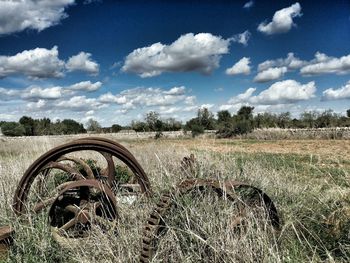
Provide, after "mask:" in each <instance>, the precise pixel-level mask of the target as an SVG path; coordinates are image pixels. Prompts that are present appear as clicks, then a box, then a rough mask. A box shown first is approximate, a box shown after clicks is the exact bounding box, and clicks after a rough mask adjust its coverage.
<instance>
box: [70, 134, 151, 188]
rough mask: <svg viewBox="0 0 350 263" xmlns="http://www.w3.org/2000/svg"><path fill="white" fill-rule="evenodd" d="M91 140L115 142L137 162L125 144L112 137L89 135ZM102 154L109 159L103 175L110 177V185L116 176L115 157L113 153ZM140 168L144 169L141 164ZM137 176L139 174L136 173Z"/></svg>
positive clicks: (115, 144) (114, 143)
mask: <svg viewBox="0 0 350 263" xmlns="http://www.w3.org/2000/svg"><path fill="white" fill-rule="evenodd" d="M88 139H89V140H95V141H101V142H107V143H110V144H113V145H114V146H116V147H118V148H120V149H122V150H124V151H125V152H128V153H129V154H130V157H132V159H133V160H134V161H135V162H137V160H136V158H135V157H134V155H133V154H132V153H131V152H130V151H129V150H128V149H127V148H126V147H125V146H123V145H122V144H120V143H118V142H115V141H113V140H111V139H107V138H103V137H88ZM80 140H84V138H81V139H77V141H80ZM101 154H102V155H103V157H104V158H105V159H106V161H107V164H108V166H107V169H106V170H105V171H103V175H104V176H105V177H107V178H108V181H109V183H110V186H111V184H112V182H113V181H114V178H115V170H114V167H115V165H114V162H113V158H112V156H111V155H107V154H104V153H102V152H101ZM140 169H141V170H142V171H143V168H142V167H141V166H140ZM143 173H144V174H145V172H144V171H143ZM136 177H137V175H136Z"/></svg>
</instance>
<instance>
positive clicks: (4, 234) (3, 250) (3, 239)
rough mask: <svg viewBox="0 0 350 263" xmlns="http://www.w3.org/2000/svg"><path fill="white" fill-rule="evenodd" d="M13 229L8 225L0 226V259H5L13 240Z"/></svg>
mask: <svg viewBox="0 0 350 263" xmlns="http://www.w3.org/2000/svg"><path fill="white" fill-rule="evenodd" d="M13 234H14V230H13V229H12V228H11V227H10V226H4V227H0V260H2V259H5V258H6V257H7V254H8V249H9V246H10V245H11V244H12V242H13Z"/></svg>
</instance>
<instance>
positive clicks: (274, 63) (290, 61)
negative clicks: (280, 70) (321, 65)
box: [258, 52, 307, 71]
mask: <svg viewBox="0 0 350 263" xmlns="http://www.w3.org/2000/svg"><path fill="white" fill-rule="evenodd" d="M306 63H307V62H306V61H303V60H301V59H300V58H297V57H295V55H294V53H293V52H290V53H288V55H287V57H286V58H278V59H274V60H265V61H264V62H262V63H260V64H259V66H258V71H263V70H266V69H268V68H271V67H287V68H288V70H294V69H298V68H301V67H302V66H304V65H306Z"/></svg>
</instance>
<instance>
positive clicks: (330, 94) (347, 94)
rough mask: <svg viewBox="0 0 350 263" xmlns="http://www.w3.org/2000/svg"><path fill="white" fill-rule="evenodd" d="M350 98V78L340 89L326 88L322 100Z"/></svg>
mask: <svg viewBox="0 0 350 263" xmlns="http://www.w3.org/2000/svg"><path fill="white" fill-rule="evenodd" d="M342 99H350V80H349V81H348V82H347V83H346V84H345V85H344V86H343V87H341V88H339V89H332V88H330V89H326V90H325V91H323V96H322V100H342Z"/></svg>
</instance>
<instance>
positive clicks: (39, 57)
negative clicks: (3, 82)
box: [0, 46, 64, 78]
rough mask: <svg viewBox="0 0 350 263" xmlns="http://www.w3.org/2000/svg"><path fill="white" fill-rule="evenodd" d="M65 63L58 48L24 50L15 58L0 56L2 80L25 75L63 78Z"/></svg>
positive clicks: (0, 76)
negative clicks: (10, 76)
mask: <svg viewBox="0 0 350 263" xmlns="http://www.w3.org/2000/svg"><path fill="white" fill-rule="evenodd" d="M63 67H64V61H62V60H60V59H59V58H58V50H57V46H54V47H53V48H52V49H46V48H35V49H32V50H24V51H22V52H20V53H17V54H16V55H14V56H0V78H4V77H7V76H9V75H14V74H24V75H26V76H29V77H33V78H58V77H62V76H63V73H62V69H63Z"/></svg>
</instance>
